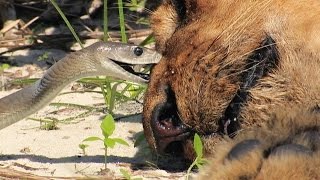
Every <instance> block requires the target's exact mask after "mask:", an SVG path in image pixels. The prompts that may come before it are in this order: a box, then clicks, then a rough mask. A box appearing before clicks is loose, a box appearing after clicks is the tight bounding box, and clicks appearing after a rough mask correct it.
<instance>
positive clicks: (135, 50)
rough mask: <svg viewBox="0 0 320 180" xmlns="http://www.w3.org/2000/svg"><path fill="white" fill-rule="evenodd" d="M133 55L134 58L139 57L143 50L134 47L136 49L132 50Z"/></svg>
mask: <svg viewBox="0 0 320 180" xmlns="http://www.w3.org/2000/svg"><path fill="white" fill-rule="evenodd" d="M133 53H134V54H135V55H136V56H141V55H142V54H143V49H142V48H141V47H136V48H134V50H133Z"/></svg>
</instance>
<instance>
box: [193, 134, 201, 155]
mask: <svg viewBox="0 0 320 180" xmlns="http://www.w3.org/2000/svg"><path fill="white" fill-rule="evenodd" d="M193 148H194V150H195V151H196V154H197V157H198V158H201V157H202V155H203V145H202V142H201V139H200V136H199V135H198V134H197V133H196V134H195V135H194V139H193Z"/></svg>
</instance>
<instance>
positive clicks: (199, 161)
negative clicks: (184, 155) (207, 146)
mask: <svg viewBox="0 0 320 180" xmlns="http://www.w3.org/2000/svg"><path fill="white" fill-rule="evenodd" d="M193 148H194V151H195V152H196V159H195V160H194V161H193V163H192V164H191V165H190V167H189V168H188V171H187V176H186V179H187V180H188V179H189V176H190V172H191V170H192V169H193V168H194V167H195V166H197V168H198V169H200V168H201V167H202V166H203V165H204V164H205V163H206V162H207V161H206V159H204V158H203V144H202V142H201V139H200V136H199V135H198V134H197V133H196V134H195V135H194V138H193Z"/></svg>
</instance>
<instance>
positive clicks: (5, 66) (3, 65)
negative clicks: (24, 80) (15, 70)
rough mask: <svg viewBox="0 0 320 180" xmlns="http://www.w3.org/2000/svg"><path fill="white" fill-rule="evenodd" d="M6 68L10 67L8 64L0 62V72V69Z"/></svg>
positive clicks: (0, 70)
mask: <svg viewBox="0 0 320 180" xmlns="http://www.w3.org/2000/svg"><path fill="white" fill-rule="evenodd" d="M8 68H10V65H9V64H6V63H4V64H1V66H0V72H2V71H3V70H5V69H8Z"/></svg>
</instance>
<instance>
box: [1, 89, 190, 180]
mask: <svg viewBox="0 0 320 180" xmlns="http://www.w3.org/2000/svg"><path fill="white" fill-rule="evenodd" d="M70 88H71V86H69V87H67V88H66V89H65V90H64V91H70ZM13 91H14V90H13ZM13 91H9V92H0V97H3V96H5V95H7V94H10V93H12V92H13ZM53 102H65V103H75V104H81V105H90V106H93V105H95V104H98V103H103V97H102V95H101V94H96V93H72V94H66V95H60V96H58V97H56V98H55V99H54V100H53ZM141 111H142V105H141V104H139V103H137V102H127V103H124V104H120V105H118V106H117V108H116V110H115V113H116V114H118V116H123V115H127V114H136V113H141ZM52 112H56V113H55V115H52ZM79 113H81V111H79V110H77V109H74V108H67V109H65V107H59V108H57V107H53V106H47V107H45V108H44V109H42V110H41V111H39V112H38V113H36V114H34V115H32V116H30V117H35V118H44V117H47V116H51V117H52V116H53V117H56V118H58V119H63V118H64V117H67V116H75V115H76V114H79ZM104 116H105V114H103V113H99V112H95V113H93V114H91V115H90V116H88V117H85V118H80V119H77V121H71V123H70V124H64V123H57V126H58V128H59V129H58V130H50V131H48V130H41V129H40V122H38V121H34V120H27V119H24V120H21V121H19V122H18V123H15V124H13V125H11V126H9V127H7V128H5V129H2V130H0V142H1V146H0V167H8V168H9V169H14V170H18V171H20V172H27V173H32V174H35V175H39V176H46V177H53V178H57V177H90V176H95V175H99V174H100V172H101V169H103V168H104V149H103V144H102V143H101V142H89V143H87V144H88V145H89V147H87V148H86V155H84V154H83V152H82V150H81V149H80V148H79V147H78V145H79V144H80V143H81V142H82V140H83V139H85V138H87V137H89V136H100V137H101V136H102V135H101V131H100V127H99V126H100V123H101V120H102V118H103V117H104ZM139 132H142V124H141V114H140V115H139V114H138V115H135V116H131V117H129V118H121V119H120V120H119V121H117V122H116V131H115V133H114V135H113V137H120V138H123V139H125V140H126V141H127V142H128V143H129V144H130V147H125V146H121V145H119V146H116V147H115V148H114V149H109V150H108V168H109V169H110V170H111V172H112V173H111V174H110V173H108V175H109V176H110V175H111V176H112V177H113V178H121V177H122V175H121V173H120V171H119V170H120V169H121V168H123V169H126V170H127V171H128V172H130V173H131V174H132V175H133V176H134V177H143V179H184V173H168V172H166V171H164V170H160V169H157V168H152V166H151V165H148V163H147V162H148V161H150V162H151V161H152V159H151V153H150V151H149V150H148V149H147V148H145V147H144V148H143V150H141V151H140V153H137V152H138V148H134V146H133V143H134V137H135V136H136V134H137V133H139ZM139 166H143V167H147V168H146V169H147V170H146V169H145V168H143V169H144V170H141V169H140V170H132V169H133V168H132V167H139ZM113 173H114V174H113Z"/></svg>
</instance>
